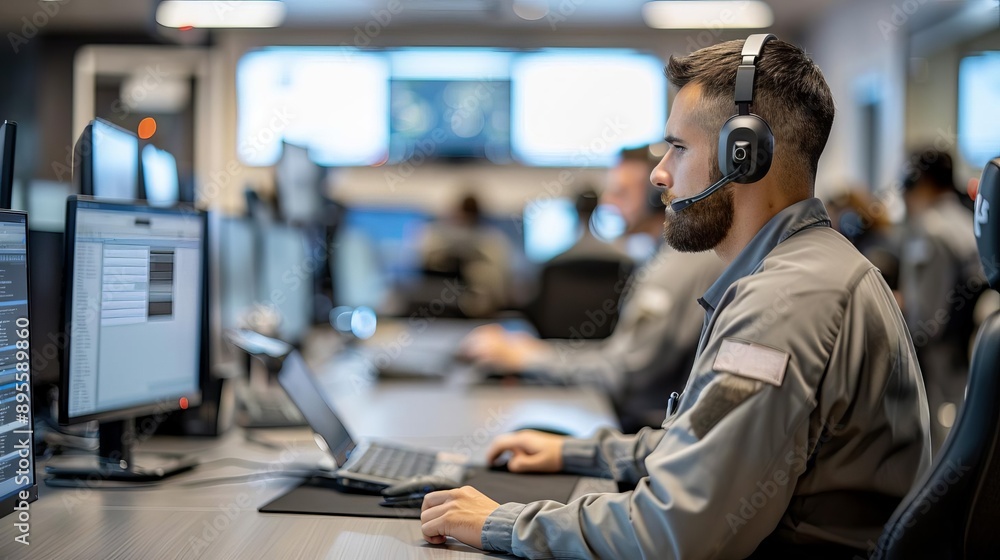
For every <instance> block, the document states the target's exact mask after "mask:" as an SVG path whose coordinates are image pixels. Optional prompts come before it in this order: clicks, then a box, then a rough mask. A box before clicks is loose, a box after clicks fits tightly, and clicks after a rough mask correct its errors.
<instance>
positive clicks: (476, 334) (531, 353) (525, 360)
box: [461, 325, 548, 372]
mask: <svg viewBox="0 0 1000 560" xmlns="http://www.w3.org/2000/svg"><path fill="white" fill-rule="evenodd" d="M546 352H548V347H547V346H546V345H545V343H544V342H542V341H540V340H538V339H537V338H535V337H533V336H531V335H529V334H526V333H523V332H511V331H508V330H506V329H504V328H503V327H501V326H500V325H484V326H482V327H478V328H476V329H474V330H473V331H472V332H470V333H469V334H468V336H466V337H465V339H464V340H463V341H462V346H461V353H462V355H464V356H465V357H466V358H468V359H470V360H472V361H473V362H475V363H478V364H481V365H486V366H490V367H493V368H496V369H499V370H502V371H511V372H518V371H524V370H525V369H526V368H527V366H528V365H529V364H530V363H532V362H533V361H534V360H537V359H538V358H539V357H540V356H542V355H544V354H545V353H546Z"/></svg>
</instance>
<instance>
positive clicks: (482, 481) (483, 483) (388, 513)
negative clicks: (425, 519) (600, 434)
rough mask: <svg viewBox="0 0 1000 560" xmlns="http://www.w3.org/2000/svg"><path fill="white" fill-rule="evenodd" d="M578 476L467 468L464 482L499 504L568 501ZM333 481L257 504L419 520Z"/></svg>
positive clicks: (267, 508) (275, 509)
mask: <svg viewBox="0 0 1000 560" xmlns="http://www.w3.org/2000/svg"><path fill="white" fill-rule="evenodd" d="M579 480H580V477H579V476H576V475H567V474H512V473H509V472H504V471H492V470H486V469H473V470H470V472H469V476H468V480H467V481H466V484H468V485H469V486H474V487H475V488H477V489H478V490H479V491H480V492H482V493H483V494H486V495H487V496H489V497H490V498H492V499H493V500H494V501H496V502H499V503H501V504H502V503H506V502H520V503H527V502H533V501H536V500H557V501H560V502H563V503H566V502H568V501H569V498H570V496H572V495H573V490H574V488H576V484H577V482H578V481H579ZM335 486H336V485H335V484H334V483H333V481H330V480H325V479H320V478H313V479H310V480H307V481H306V482H304V483H302V484H301V485H299V486H297V487H296V488H293V489H292V490H290V491H288V492H287V493H285V494H283V495H281V496H279V497H278V498H276V499H274V500H272V501H271V502H269V503H267V504H264V505H263V506H261V507H260V511H261V512H263V513H306V514H315V515H347V516H352V517H389V518H396V519H419V518H420V508H390V507H382V506H380V505H378V503H379V502H380V501H381V500H382V498H381V497H380V496H371V495H365V494H349V493H346V492H341V491H340V490H338V489H337V488H336V487H335Z"/></svg>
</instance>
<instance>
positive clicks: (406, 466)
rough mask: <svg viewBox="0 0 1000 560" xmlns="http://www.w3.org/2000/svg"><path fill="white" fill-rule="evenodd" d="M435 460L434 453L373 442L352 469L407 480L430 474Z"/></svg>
mask: <svg viewBox="0 0 1000 560" xmlns="http://www.w3.org/2000/svg"><path fill="white" fill-rule="evenodd" d="M435 460H436V455H435V454H434V453H426V452H422V451H413V450H411V449H400V448H398V447H385V446H381V445H378V444H375V443H373V444H370V445H369V447H368V449H366V450H365V454H364V455H362V456H361V458H360V459H358V462H357V463H355V464H354V466H352V467H351V468H350V470H351V471H354V472H356V473H359V474H366V475H369V476H378V477H381V478H388V479H393V480H405V479H407V478H410V477H413V476H420V475H424V474H430V473H431V471H432V470H433V469H434V463H435Z"/></svg>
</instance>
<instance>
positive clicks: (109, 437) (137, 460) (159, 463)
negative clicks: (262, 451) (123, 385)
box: [45, 418, 198, 482]
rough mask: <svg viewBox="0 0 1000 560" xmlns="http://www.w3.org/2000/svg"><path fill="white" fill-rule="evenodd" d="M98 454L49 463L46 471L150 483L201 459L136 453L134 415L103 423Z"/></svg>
mask: <svg viewBox="0 0 1000 560" xmlns="http://www.w3.org/2000/svg"><path fill="white" fill-rule="evenodd" d="M99 437H100V446H99V447H98V451H97V456H96V457H94V456H87V457H82V458H81V459H82V460H80V461H75V460H74V459H69V460H67V461H65V462H62V461H60V464H55V465H48V466H46V467H45V472H46V473H47V474H49V475H50V476H52V477H55V478H75V479H85V480H87V481H88V482H96V481H101V480H119V481H132V482H150V481H156V480H162V479H164V478H167V477H168V476H172V475H175V474H178V473H182V472H184V471H188V470H191V469H193V468H194V467H195V466H197V464H198V461H197V460H196V459H192V458H189V457H184V456H180V455H161V454H150V453H141V454H138V456H137V455H136V454H135V453H133V449H132V446H133V444H134V443H135V441H136V436H135V418H129V419H128V420H119V421H117V422H102V423H101V424H100V436H99Z"/></svg>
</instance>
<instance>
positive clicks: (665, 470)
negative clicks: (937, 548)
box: [421, 36, 931, 558]
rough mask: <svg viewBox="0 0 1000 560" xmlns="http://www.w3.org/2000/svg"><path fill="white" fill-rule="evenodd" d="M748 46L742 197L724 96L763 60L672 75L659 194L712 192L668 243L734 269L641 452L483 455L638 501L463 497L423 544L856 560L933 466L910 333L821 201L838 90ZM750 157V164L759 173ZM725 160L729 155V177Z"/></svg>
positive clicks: (567, 553) (791, 49)
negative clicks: (755, 138) (602, 480)
mask: <svg viewBox="0 0 1000 560" xmlns="http://www.w3.org/2000/svg"><path fill="white" fill-rule="evenodd" d="M750 39H752V40H753V42H751V43H750V45H748V46H749V47H750V48H749V51H750V52H751V53H755V52H758V47H760V46H761V45H762V47H763V48H762V49H761V50H760V52H761V53H762V56H761V57H760V58H759V59H757V60H758V63H757V64H756V80H755V82H756V88H755V92H754V93H752V94H751V93H748V92H746V91H745V90H743V91H741V92H740V97H741V98H743V99H747V98H749V99H752V100H753V101H752V102H750V103H745V102H744V103H741V104H740V105H741V106H740V113H742V114H744V115H745V114H746V112H748V111H752V112H753V113H754V114H757V115H760V117H761V118H763V119H765V120H766V122H767V123H769V125H770V128H771V130H773V132H774V161H773V163H772V164H771V167H770V171H769V172H768V173H767V174H766V175H765V176H764V177H763V178H760V179H757V178H756V177H752V178H751V179H749V181H750V182H749V184H732V183H727V182H726V181H725V176H724V175H723V172H722V171H720V167H719V166H718V165H717V164H716V162H717V161H718V159H717V155H718V145H719V143H718V141H717V139H718V138H719V136H720V130H722V128H723V123H725V122H726V121H727V119H728V118H729V117H730V116H732V115H734V114H735V113H736V107H735V103H734V97H735V96H734V85H735V83H737V82H739V83H742V84H746V83H748V82H749V83H753V82H754V80H751V79H749V76H747V75H746V71H745V70H741V71H740V72H739V75H740V79H739V80H737V79H736V77H737V72H736V68H737V67H738V66H740V65H741V62H743V61H744V60H747V59H750V60H754V59H756V57H754V56H753V55H747V56H741V52H742V50H743V48H744V41H729V42H725V43H721V44H719V45H716V46H712V47H708V48H705V49H701V50H699V51H695V52H694V53H691V54H690V55H687V56H683V57H676V56H674V57H671V59H670V62H669V63H668V66H667V76H668V77H669V79H670V82H671V84H672V85H673V86H674V87H676V88H678V90H679V91H677V94H676V96H675V97H674V100H673V107H672V110H671V111H670V117H669V119H668V121H667V131H666V132H667V138H668V140H669V142H670V144H671V147H670V149H669V150H668V151H667V154H666V155H665V156H664V157H663V161H662V162H661V163H660V165H659V166H658V167H657V168H656V170H655V171H654V172H653V178H654V181H655V183H656V184H658V185H660V186H662V187H664V188H665V189H667V196H668V197H669V198H670V199H675V198H679V197H685V198H687V197H692V196H694V195H696V194H704V195H706V196H707V195H708V193H710V192H713V191H712V190H710V189H706V185H710V184H712V183H716V185H717V186H719V187H723V188H722V190H717V191H714V194H712V195H711V196H707V198H704V199H701V200H700V201H699V202H695V203H693V204H691V205H690V206H686V203H687V202H690V201H689V200H688V201H680V200H678V201H677V202H678V208H679V209H677V210H674V209H673V208H671V209H669V210H668V211H667V215H666V226H665V232H666V238H667V243H669V244H670V245H672V246H674V247H675V248H677V249H679V250H684V251H703V250H706V249H714V250H715V252H716V253H717V254H718V255H719V256H720V257H721V258H722V259H723V260H725V261H726V262H727V263H729V266H728V268H726V270H725V272H723V274H722V276H721V277H720V278H719V279H718V280H717V281H716V282H715V283H714V284H713V285H712V287H711V288H709V290H708V291H707V292H705V294H704V296H702V298H701V304H702V306H703V307H704V310H705V327H704V330H703V335H702V340H701V343H700V352H699V354H698V358H697V360H696V361H695V365H694V368H693V369H692V371H691V376H690V378H689V380H688V384H687V387H686V388H685V392H684V395H683V396H682V397H681V399H680V402H679V405H678V408H677V410H676V411H675V412H674V413H673V414H671V415H670V416H668V417H667V419H666V420H665V421H664V423H663V426H662V429H644V430H642V431H640V432H639V433H638V434H637V435H635V436H625V435H622V434H620V433H617V432H615V431H614V430H608V429H605V430H602V431H599V432H598V433H597V434H596V435H595V436H594V437H592V438H589V439H572V438H564V437H560V436H555V435H551V434H545V433H540V432H533V431H523V432H518V433H516V434H510V435H506V436H501V437H500V438H498V439H497V440H496V441H495V442H494V443H493V445H492V447H491V448H490V451H489V453H488V457H489V458H490V459H491V460H492V459H493V458H494V457H496V456H497V455H499V454H500V453H502V452H506V451H510V452H511V453H512V455H511V457H510V460H509V462H508V463H507V466H508V468H509V469H510V470H511V471H514V472H524V471H544V472H554V471H559V470H565V471H569V472H575V473H585V474H590V475H598V476H606V477H613V478H615V479H616V480H618V481H619V482H622V483H626V484H632V485H635V490H633V491H629V492H621V493H606V494H588V495H586V496H583V497H582V498H579V499H577V500H576V501H574V502H571V503H569V504H566V505H563V504H560V503H556V502H554V501H539V502H534V503H530V504H517V503H508V504H504V505H499V504H497V503H496V502H494V501H492V500H490V499H489V498H487V497H486V496H484V495H482V494H481V493H479V492H478V491H477V490H476V489H474V488H471V487H464V488H460V489H457V490H447V491H443V492H432V493H430V494H428V495H427V496H426V497H425V498H424V503H423V511H422V512H421V521H422V522H423V525H422V527H421V530H422V531H423V534H424V538H425V539H427V541H428V542H431V543H442V542H444V540H445V536H446V535H448V536H453V537H455V538H457V539H458V540H460V541H462V542H465V543H467V544H471V545H474V546H478V547H482V548H484V549H486V550H490V551H498V552H505V553H513V554H517V555H519V556H528V557H533V558H552V557H556V556H558V557H564V558H570V557H572V558H590V557H595V558H597V557H599V558H745V557H747V556H750V555H751V554H752V555H753V557H755V558H851V557H852V556H853V555H854V554H858V555H864V556H865V557H867V554H866V552H867V551H866V549H868V548H869V547H870V546H874V544H875V543H876V541H877V540H878V538H879V536H880V534H881V532H882V529H883V525H884V524H885V523H886V521H887V520H888V519H889V517H890V516H891V514H892V512H893V511H894V510H895V508H896V507H897V506H898V504H899V502H900V501H901V499H902V498H903V496H905V495H906V494H907V492H909V490H910V488H911V486H912V485H913V483H914V481H915V480H916V479H917V478H918V477H919V476H920V475H921V474H922V473H923V472H925V471H926V469H927V468H928V467H929V466H930V462H931V453H930V435H929V427H928V420H927V400H926V397H925V395H924V390H923V382H922V381H921V378H920V369H919V366H918V365H917V361H916V356H915V353H914V350H913V345H912V343H911V342H910V339H909V336H908V335H907V332H906V324H905V322H904V321H903V318H902V316H901V315H900V313H899V309H898V307H897V306H896V302H895V301H894V300H893V297H892V294H891V292H890V291H889V288H888V286H886V285H885V281H884V280H882V276H881V275H880V274H879V272H878V270H876V269H875V267H874V266H872V264H871V263H870V262H868V260H867V259H865V258H864V257H863V256H861V254H860V253H858V251H857V250H856V249H855V248H854V247H852V246H851V244H850V243H849V242H848V241H847V240H846V239H844V238H843V237H842V236H841V235H840V234H838V233H837V232H835V231H834V230H833V229H832V228H831V227H830V218H829V216H828V215H827V213H826V209H825V208H824V207H823V203H822V202H820V201H819V200H818V199H816V198H814V197H813V192H814V183H815V176H816V167H817V164H818V160H819V157H820V154H821V153H822V151H823V148H824V146H825V144H826V141H827V138H828V137H829V134H830V127H831V125H832V124H833V113H834V107H833V97H832V96H831V94H830V89H829V87H828V86H827V84H826V80H825V79H824V78H823V75H822V74H821V73H820V71H819V68H817V67H816V65H815V64H813V62H812V61H811V60H809V58H808V57H806V55H805V53H804V52H803V51H802V50H801V49H799V48H798V47H795V46H793V45H791V44H789V43H786V42H784V41H778V40H771V41H769V42H766V43H765V42H764V39H763V38H761V37H760V36H751V38H750ZM750 39H748V42H749V41H750ZM746 66H750V65H749V64H747V65H746ZM742 120H744V121H745V120H748V119H742ZM743 130H746V129H743ZM744 138H745V136H744ZM730 140H732V138H730ZM757 145H760V144H757ZM750 151H751V153H749V154H747V155H748V157H747V158H745V159H746V161H748V162H756V161H759V160H758V159H757V156H758V155H759V154H753V153H752V152H753V150H752V146H751V148H750ZM733 152H737V150H733V151H731V152H729V154H725V153H724V154H723V158H726V159H727V160H728V161H726V165H727V167H728V166H729V163H730V162H731V161H732V160H731V159H729V158H732V157H733V156H732V154H733ZM737 153H738V152H737ZM744 153H746V152H744ZM734 159H735V158H734ZM748 165H749V164H743V165H742V166H737V164H734V165H733V167H734V171H738V170H740V169H743V170H745V169H746V168H747V166H748ZM727 175H728V173H727ZM716 185H713V187H714V186H716Z"/></svg>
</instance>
